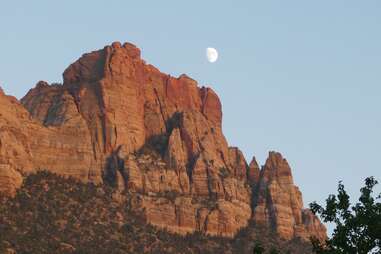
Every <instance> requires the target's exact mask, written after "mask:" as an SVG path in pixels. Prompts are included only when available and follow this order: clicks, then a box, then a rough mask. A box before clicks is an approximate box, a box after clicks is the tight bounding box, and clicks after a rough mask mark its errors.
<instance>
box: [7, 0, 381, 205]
mask: <svg viewBox="0 0 381 254" xmlns="http://www.w3.org/2000/svg"><path fill="white" fill-rule="evenodd" d="M380 13H381V1H379V0H368V1H357V0H356V1H355V0H335V1H332V0H320V1H305V0H299V1H294V0H289V1H284V0H279V1H273V0H266V1H255V0H250V1H249V0H248V1H224V0H218V1H213V0H210V1H197V0H192V1H171V0H166V1H146V0H141V1H115V0H107V1H96V0H93V1H74V0H66V1H48V0H37V1H19V0H14V1H6V2H4V3H2V5H1V8H0V86H1V87H2V88H3V89H4V91H5V92H6V93H8V94H12V95H14V96H16V97H17V98H21V97H22V96H23V95H25V93H26V92H27V91H28V90H29V89H30V88H32V87H33V86H34V85H35V84H36V83H37V81H39V80H46V81H48V82H62V73H63V71H64V70H65V68H66V67H67V66H68V65H69V64H70V63H72V62H74V61H75V60H76V59H78V58H79V57H80V56H81V55H82V54H84V53H86V52H89V51H92V50H96V49H100V48H103V47H104V46H105V45H109V44H110V43H112V42H113V41H121V42H125V41H129V42H132V43H134V44H136V45H137V46H138V47H139V48H141V49H142V57H143V58H144V59H145V60H146V61H147V62H148V63H151V64H153V65H155V66H156V67H158V68H159V69H160V70H161V71H163V72H166V73H169V74H171V75H173V76H178V75H180V74H182V73H186V74H187V75H189V76H191V77H192V78H194V79H195V80H197V81H198V82H199V84H200V85H207V86H210V87H212V88H213V89H214V90H215V91H216V92H217V93H218V95H219V97H220V99H221V101H222V106H223V130H224V134H225V136H226V138H227V140H228V142H229V144H230V145H232V146H238V147H239V148H240V149H241V150H242V151H243V152H244V154H245V156H246V159H247V160H248V161H249V162H250V160H251V157H252V156H253V155H255V156H256V158H257V160H258V161H259V163H260V164H264V163H265V160H266V157H267V155H268V152H269V151H270V150H275V151H279V152H281V153H282V154H283V155H284V156H285V157H286V158H287V160H288V162H289V163H290V165H291V167H292V169H293V175H294V181H295V183H296V185H298V186H299V187H300V189H301V191H302V192H303V197H304V204H305V205H306V206H307V205H308V203H310V202H312V201H314V200H316V201H318V202H319V203H322V202H324V200H325V199H326V198H327V196H328V195H329V194H330V193H335V192H336V189H337V183H338V181H340V180H342V181H343V182H344V185H345V186H346V188H347V190H348V192H349V194H350V195H351V196H352V197H356V198H357V197H358V193H359V189H360V187H362V186H363V180H364V179H365V177H367V176H375V177H376V178H377V179H378V180H380V181H381V166H380V159H381V32H380V31H381V30H380V27H381V15H380ZM207 47H214V48H216V49H217V50H218V51H219V59H218V61H217V62H215V63H213V64H211V63H209V62H207V60H206V58H205V49H206V48H207ZM378 190H380V188H379V189H378Z"/></svg>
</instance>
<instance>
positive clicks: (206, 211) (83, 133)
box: [0, 42, 325, 239]
mask: <svg viewBox="0 0 381 254" xmlns="http://www.w3.org/2000/svg"><path fill="white" fill-rule="evenodd" d="M63 77H64V83H63V85H49V84H47V83H46V82H42V81H41V82H39V83H38V84H37V86H36V87H35V88H33V89H31V90H30V91H29V92H28V94H27V95H26V96H25V97H24V98H22V99H21V102H19V101H17V100H16V99H15V98H13V97H9V96H6V95H4V94H3V93H0V186H2V187H1V188H0V191H7V192H8V193H9V194H11V195H12V193H14V191H15V190H16V189H17V188H18V187H19V186H20V184H21V181H22V176H21V175H23V174H28V173H30V172H35V171H38V170H40V169H47V170H50V171H52V172H55V173H59V174H61V175H69V176H74V177H76V178H78V179H81V180H83V181H92V182H96V183H101V182H107V183H108V184H111V185H113V186H115V187H117V188H118V189H120V190H121V191H128V192H130V193H133V194H134V195H133V198H132V200H130V202H131V204H132V206H133V207H134V208H135V209H137V210H140V211H142V213H143V214H144V215H145V217H146V220H147V221H148V222H149V223H151V224H153V225H155V226H158V227H162V228H166V229H168V230H169V231H172V232H177V233H181V234H185V233H188V232H194V231H201V232H204V233H207V234H210V235H221V236H228V237H232V236H233V235H235V233H236V232H237V231H238V230H239V229H240V228H243V227H245V226H247V225H248V223H249V221H251V220H254V221H255V222H256V223H257V224H262V225H265V226H267V227H269V228H271V229H273V230H274V231H275V232H277V233H278V234H279V236H281V237H282V238H284V239H291V238H294V237H302V238H304V239H306V238H308V237H309V236H310V235H315V236H318V237H319V238H324V237H325V228H324V226H323V225H322V224H321V223H320V222H319V221H318V219H317V218H316V217H315V216H314V215H312V214H311V213H310V212H309V211H308V210H304V209H303V203H302V197H301V193H300V191H299V190H298V188H297V187H296V186H294V183H293V180H292V175H291V170H290V167H289V166H288V164H287V162H286V161H285V160H284V159H283V158H282V157H281V155H280V154H278V153H273V152H271V153H270V155H269V158H268V160H267V162H266V164H265V166H264V167H263V168H262V169H260V167H259V166H258V164H257V162H256V161H255V159H253V161H252V162H251V163H250V165H248V164H247V162H246V161H245V159H244V156H243V154H242V152H241V151H240V150H239V149H238V148H234V147H229V146H228V143H227V141H226V139H225V137H224V135H223V133H222V128H221V121H222V111H221V103H220V101H219V98H218V96H217V95H216V94H215V92H214V91H213V90H212V89H210V88H205V87H201V88H200V87H199V86H198V84H197V82H196V81H194V80H193V79H191V78H190V77H188V76H186V75H181V76H180V77H178V78H174V77H171V76H169V75H167V74H164V73H161V72H160V71H159V70H157V69H156V68H155V67H153V66H152V65H149V64H146V63H145V62H144V60H142V59H141V58H140V50H139V49H138V48H137V47H135V46H134V45H132V44H130V43H125V44H123V45H121V44H120V43H118V42H115V43H113V44H112V45H111V46H106V47H105V48H104V49H102V50H98V51H94V52H91V53H88V54H84V55H83V56H82V57H81V58H80V59H79V60H77V61H76V62H75V63H73V64H72V65H70V66H69V67H68V68H67V69H66V70H65V72H64V74H63ZM4 186H5V187H4Z"/></svg>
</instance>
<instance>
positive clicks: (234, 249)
mask: <svg viewBox="0 0 381 254" xmlns="http://www.w3.org/2000/svg"><path fill="white" fill-rule="evenodd" d="M130 195H131V194H129V193H123V194H120V193H118V192H117V191H115V190H114V189H113V188H111V187H108V186H105V185H102V186H96V185H93V184H91V183H89V184H84V183H80V182H78V181H76V180H74V179H72V178H63V177H61V176H58V175H54V174H52V173H48V172H45V171H42V172H39V173H36V174H33V175H30V176H28V177H27V178H26V179H25V181H24V184H23V186H22V187H21V188H20V189H19V190H18V193H17V195H16V196H15V197H14V198H12V199H4V198H3V199H2V201H1V202H0V253H14V252H16V253H203V254H207V253H253V250H254V249H255V248H254V247H255V246H258V245H259V244H258V243H259V242H261V243H262V246H263V248H264V249H265V250H268V251H267V252H264V253H295V254H297V253H310V246H309V244H307V243H303V242H301V241H298V240H294V241H292V242H283V241H281V240H279V239H277V237H276V236H274V235H272V234H271V233H269V232H267V231H265V230H261V229H258V228H256V227H253V226H249V227H247V228H246V229H243V230H241V232H239V233H238V235H237V236H236V237H235V238H234V239H226V238H220V237H209V236H205V235H202V234H200V233H194V234H190V235H187V236H180V235H176V234H170V233H168V232H166V231H163V230H158V229H157V228H155V227H152V226H150V225H148V224H146V223H145V220H144V218H142V217H141V216H140V215H141V214H142V213H137V212H136V211H132V210H131V206H130V205H129V202H128V201H129V200H130V198H129V197H130ZM275 249H279V250H282V251H279V252H275Z"/></svg>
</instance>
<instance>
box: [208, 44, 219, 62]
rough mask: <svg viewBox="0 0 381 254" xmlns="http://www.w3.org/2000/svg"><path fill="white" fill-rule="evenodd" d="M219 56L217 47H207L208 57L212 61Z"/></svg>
mask: <svg viewBox="0 0 381 254" xmlns="http://www.w3.org/2000/svg"><path fill="white" fill-rule="evenodd" d="M217 58H218V52H217V50H216V49H215V48H206V59H208V61H209V62H210V63H214V62H215V61H217Z"/></svg>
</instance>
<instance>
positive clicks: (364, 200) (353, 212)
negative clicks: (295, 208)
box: [310, 177, 381, 254]
mask: <svg viewBox="0 0 381 254" xmlns="http://www.w3.org/2000/svg"><path fill="white" fill-rule="evenodd" d="M377 183H378V182H377V181H376V180H375V179H374V177H369V178H366V179H365V186H364V187H363V188H361V190H360V192H361V195H360V198H359V202H357V203H356V204H355V205H353V206H351V204H350V200H349V199H350V197H349V195H348V194H347V192H346V191H345V189H344V185H343V184H342V182H339V186H338V194H337V195H330V196H329V197H328V198H327V200H326V207H325V208H323V207H322V206H320V205H318V204H317V203H316V202H313V203H311V204H310V208H311V210H312V212H314V213H315V214H318V215H320V217H321V218H322V220H323V221H324V222H330V223H333V224H335V226H336V227H335V229H334V231H333V234H332V237H331V238H329V239H327V240H326V242H325V243H323V244H322V243H320V242H319V241H317V240H316V239H312V244H313V248H314V251H315V252H316V253H321V254H325V253H332V254H341V253H342V254H367V253H381V203H380V200H381V194H380V195H378V196H377V197H374V193H373V189H374V186H376V185H377Z"/></svg>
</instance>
